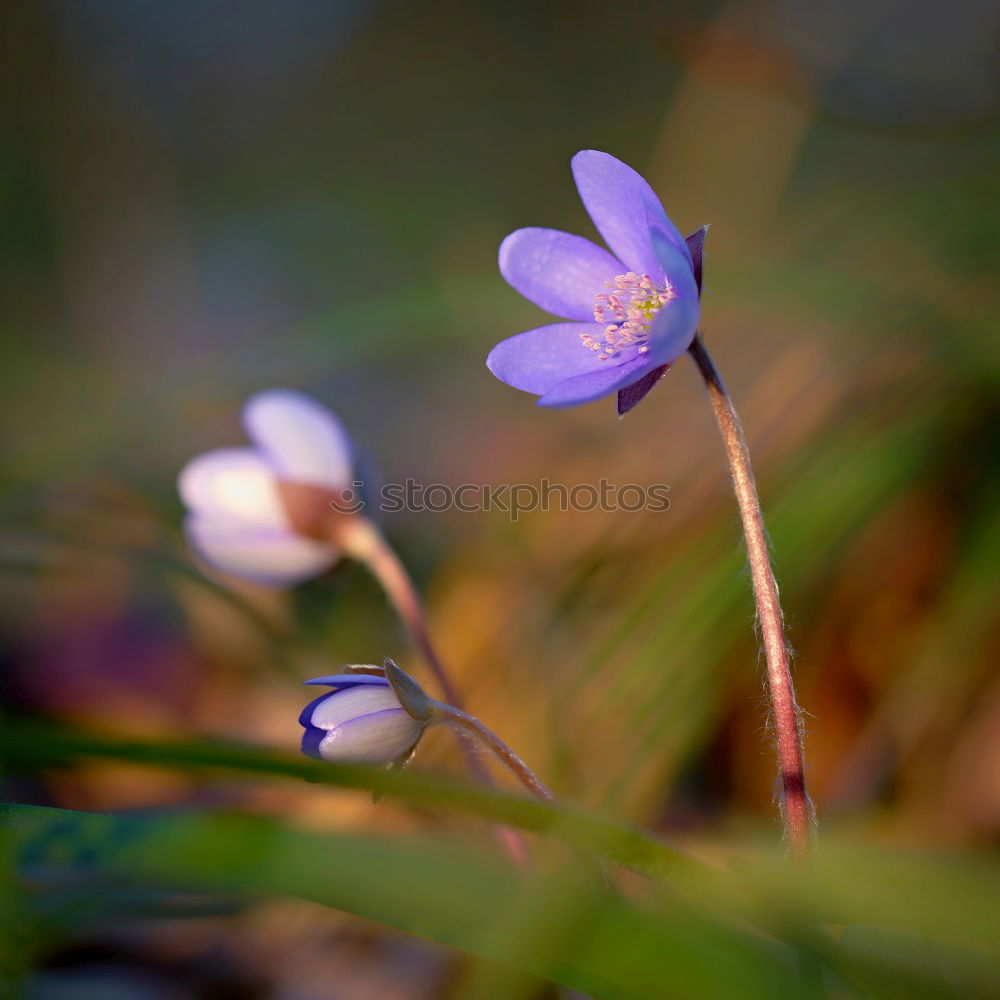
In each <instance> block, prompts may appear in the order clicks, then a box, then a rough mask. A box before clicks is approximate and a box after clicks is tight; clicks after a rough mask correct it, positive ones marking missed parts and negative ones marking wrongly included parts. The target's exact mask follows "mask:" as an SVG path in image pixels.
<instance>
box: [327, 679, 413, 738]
mask: <svg viewBox="0 0 1000 1000" xmlns="http://www.w3.org/2000/svg"><path fill="white" fill-rule="evenodd" d="M389 708H396V709H399V710H400V711H402V707H401V706H400V704H399V699H398V698H397V697H396V693H395V692H394V691H393V690H392V688H391V687H390V686H389V685H388V684H385V685H381V684H378V685H371V684H362V685H358V686H357V687H351V688H344V689H342V690H340V691H331V692H330V693H329V694H328V695H326V696H325V697H324V698H321V699H320V703H319V704H318V705H317V707H316V709H315V711H314V712H313V715H312V719H310V725H313V726H316V727H317V728H318V729H336V728H337V726H341V725H343V724H344V723H345V722H348V721H350V720H351V719H357V718H360V717H361V716H363V715H371V714H372V713H373V712H381V711H383V710H384V709H389Z"/></svg>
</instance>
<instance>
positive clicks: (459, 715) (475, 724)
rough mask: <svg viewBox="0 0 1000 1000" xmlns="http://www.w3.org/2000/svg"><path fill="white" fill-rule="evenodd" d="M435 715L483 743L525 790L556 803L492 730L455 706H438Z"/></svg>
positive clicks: (545, 800) (532, 773) (537, 778)
mask: <svg viewBox="0 0 1000 1000" xmlns="http://www.w3.org/2000/svg"><path fill="white" fill-rule="evenodd" d="M434 708H435V713H436V715H437V716H438V718H439V719H441V721H443V722H450V723H451V724H452V725H453V726H455V727H457V728H458V729H459V730H460V731H463V732H466V733H470V734H471V735H472V736H474V737H475V738H476V739H478V740H479V741H480V742H481V743H483V744H484V745H485V746H486V747H487V748H488V749H489V750H490V751H491V752H492V753H493V754H495V755H496V757H497V758H498V759H499V760H500V761H501V762H502V763H503V764H504V766H505V767H506V768H507V770H508V771H510V772H511V774H513V775H514V776H515V777H516V778H517V779H518V781H520V782H521V784H522V785H524V787H525V788H527V789H528V791H529V792H531V794H532V795H534V796H535V798H537V799H541V800H542V801H543V802H554V801H555V796H554V795H553V794H552V792H550V791H549V789H548V788H547V787H546V786H545V784H544V783H543V782H542V780H541V778H539V777H538V775H537V774H535V772H534V771H532V770H531V768H530V767H528V765H527V764H525V762H524V761H523V760H521V758H520V757H518V755H517V754H516V753H514V751H513V750H511V748H510V747H509V746H507V744H506V743H504V741H503V740H502V739H500V737H499V736H497V734H496V733H494V732H493V730H492V729H489V728H487V727H486V726H484V725H483V724H482V723H481V722H480V721H479V720H478V719H477V718H475V717H474V716H471V715H469V714H468V713H467V712H463V711H462V710H461V709H460V708H456V707H455V706H454V705H442V704H440V703H439V704H437V705H435V706H434Z"/></svg>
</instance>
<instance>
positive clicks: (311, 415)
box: [178, 389, 354, 587]
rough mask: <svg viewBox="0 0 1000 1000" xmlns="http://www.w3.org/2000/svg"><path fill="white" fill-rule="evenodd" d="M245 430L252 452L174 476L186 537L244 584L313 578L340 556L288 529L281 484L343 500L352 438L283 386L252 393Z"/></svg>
mask: <svg viewBox="0 0 1000 1000" xmlns="http://www.w3.org/2000/svg"><path fill="white" fill-rule="evenodd" d="M243 425H244V427H245V428H246V432H247V435H248V436H249V438H250V440H251V441H252V442H253V447H251V448H221V449H219V450H217V451H210V452H208V453H207V454H204V455H200V456H199V457H198V458H195V459H193V460H192V461H191V462H189V463H188V464H187V465H186V466H185V467H184V469H183V471H182V472H181V474H180V477H179V480H178V489H179V491H180V495H181V499H182V500H183V501H184V504H185V506H186V507H187V508H188V517H187V520H186V521H185V530H186V532H187V536H188V540H189V542H190V543H191V546H192V547H193V548H194V549H195V551H196V552H198V554H199V555H200V556H201V557H202V558H203V559H204V560H205V562H207V563H208V564H209V565H210V566H212V567H213V568H215V569H217V570H221V571H222V572H224V573H229V574H231V575H232V576H237V577H241V578H243V579H245V580H250V581H253V582H256V583H266V584H270V585H272V586H277V587H282V586H292V585H293V584H296V583H299V582H301V581H302V580H306V579H308V578H309V577H312V576H318V575H319V574H320V573H322V572H324V571H325V570H326V569H328V568H329V567H330V566H331V565H333V563H334V562H336V560H337V558H338V556H339V553H338V551H337V549H336V548H335V547H334V546H333V545H330V544H329V543H327V542H324V541H321V540H318V539H314V538H310V537H307V536H306V535H304V534H301V533H299V532H297V531H295V530H294V529H293V527H292V524H291V519H290V515H289V510H288V507H287V504H286V502H285V499H284V498H283V496H282V486H283V484H308V485H309V486H314V487H320V488H321V489H322V490H324V491H328V492H329V495H330V497H331V498H332V497H334V496H340V495H342V493H343V491H344V490H347V489H350V488H351V484H352V482H353V478H354V468H353V453H352V448H351V441H350V438H349V437H348V435H347V432H346V431H345V430H344V428H343V426H342V425H341V423H340V421H339V420H338V419H337V418H336V417H335V416H334V415H333V414H332V413H331V412H330V411H329V410H327V409H326V407H324V406H322V405H320V404H319V403H317V402H316V401H315V400H314V399H311V398H310V397H309V396H306V395H303V394H302V393H300V392H293V391H291V390H288V389H269V390H266V391H265V392H261V393H258V394H257V395H256V396H254V397H253V398H252V399H251V400H250V401H249V402H248V403H247V404H246V406H245V407H244V408H243ZM322 495H323V496H325V495H326V494H325V493H324V494H322Z"/></svg>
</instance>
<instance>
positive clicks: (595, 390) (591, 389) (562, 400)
mask: <svg viewBox="0 0 1000 1000" xmlns="http://www.w3.org/2000/svg"><path fill="white" fill-rule="evenodd" d="M655 367H656V362H655V361H652V360H650V357H649V355H648V354H640V355H638V356H637V357H635V358H633V359H632V360H631V361H626V362H625V364H622V365H616V366H615V367H614V368H606V367H602V368H601V369H600V370H598V371H592V372H587V373H585V374H583V375H575V376H573V377H572V378H568V379H565V380H563V381H562V382H559V383H558V384H557V385H555V386H553V387H552V388H551V389H549V391H548V392H546V393H545V395H544V396H542V398H541V399H540V400H538V405H539V406H552V407H562V406H579V405H580V404H582V403H592V402H593V401H594V400H595V399H600V398H601V397H602V396H607V395H609V394H610V393H613V392H617V391H618V390H619V389H621V388H622V387H623V386H626V385H631V384H632V383H633V382H637V381H638V380H639V379H640V378H642V376H643V375H645V374H646V372H648V371H650V370H652V369H653V368H655Z"/></svg>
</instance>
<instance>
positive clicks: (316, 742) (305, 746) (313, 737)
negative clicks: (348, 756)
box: [302, 726, 329, 760]
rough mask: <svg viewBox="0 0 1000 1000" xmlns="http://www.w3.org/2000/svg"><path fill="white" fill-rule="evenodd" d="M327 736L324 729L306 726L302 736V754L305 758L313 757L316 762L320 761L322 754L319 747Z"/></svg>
mask: <svg viewBox="0 0 1000 1000" xmlns="http://www.w3.org/2000/svg"><path fill="white" fill-rule="evenodd" d="M328 735H329V733H327V731H326V730H325V729H317V728H316V727H315V726H306V731H305V732H304V733H303V734H302V752H303V753H304V754H305V755H306V756H307V757H315V758H316V760H322V759H323V754H322V753H321V752H320V746H321V745H322V743H323V740H325V739H326V738H327V736H328Z"/></svg>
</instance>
